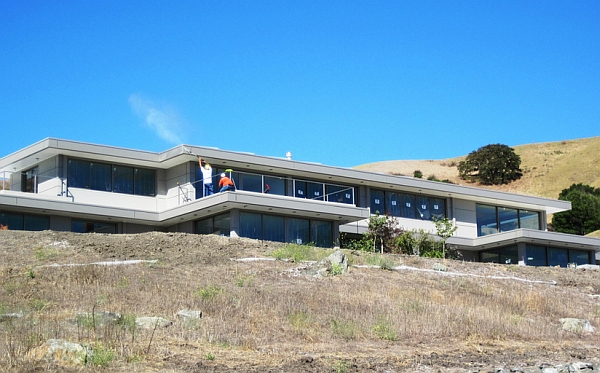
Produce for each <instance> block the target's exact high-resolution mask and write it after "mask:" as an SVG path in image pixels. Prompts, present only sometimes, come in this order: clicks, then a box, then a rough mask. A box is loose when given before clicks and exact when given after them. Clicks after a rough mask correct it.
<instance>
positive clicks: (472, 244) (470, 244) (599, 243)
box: [447, 229, 600, 251]
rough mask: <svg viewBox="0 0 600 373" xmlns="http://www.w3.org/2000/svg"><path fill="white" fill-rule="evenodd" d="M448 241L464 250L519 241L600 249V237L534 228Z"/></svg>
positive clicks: (592, 249)
mask: <svg viewBox="0 0 600 373" xmlns="http://www.w3.org/2000/svg"><path fill="white" fill-rule="evenodd" d="M447 243H448V244H449V245H452V246H454V247H456V248H457V249H459V250H464V251H484V250H489V249H493V248H495V247H501V246H508V245H514V244H518V243H526V244H531V245H540V246H552V247H559V248H565V249H576V250H588V251H600V239H598V238H593V237H586V236H578V235H574V234H566V233H558V232H548V231H539V230H534V229H515V230H512V231H508V232H502V233H495V234H490V235H487V236H482V237H477V238H461V237H450V238H449V239H448V241H447Z"/></svg>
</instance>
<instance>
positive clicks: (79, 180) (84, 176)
mask: <svg viewBox="0 0 600 373" xmlns="http://www.w3.org/2000/svg"><path fill="white" fill-rule="evenodd" d="M67 185H68V186H69V187H70V188H86V189H89V188H90V162H87V161H80V160H77V159H69V162H68V163H67Z"/></svg>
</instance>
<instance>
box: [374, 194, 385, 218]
mask: <svg viewBox="0 0 600 373" xmlns="http://www.w3.org/2000/svg"><path fill="white" fill-rule="evenodd" d="M384 203H385V193H384V192H383V190H375V189H371V214H379V215H385V213H386V210H385V205H384Z"/></svg>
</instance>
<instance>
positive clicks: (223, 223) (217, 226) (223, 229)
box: [213, 212, 231, 237]
mask: <svg viewBox="0 0 600 373" xmlns="http://www.w3.org/2000/svg"><path fill="white" fill-rule="evenodd" d="M213 233H214V234H218V235H221V236H227V237H229V235H230V234H231V224H230V218H229V213H228V212H227V213H225V214H221V215H217V216H215V217H214V227H213Z"/></svg>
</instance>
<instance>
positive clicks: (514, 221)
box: [498, 207, 519, 232]
mask: <svg viewBox="0 0 600 373" xmlns="http://www.w3.org/2000/svg"><path fill="white" fill-rule="evenodd" d="M498 222H499V224H498V225H499V226H500V232H506V231H512V230H515V229H518V228H519V216H518V214H517V210H516V209H509V208H506V207H498Z"/></svg>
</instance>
